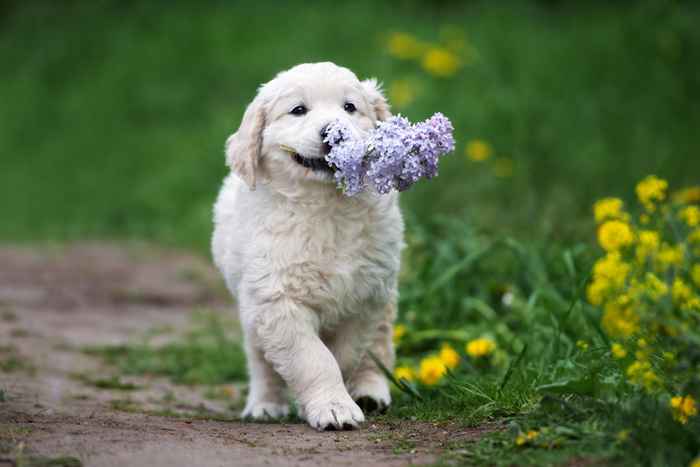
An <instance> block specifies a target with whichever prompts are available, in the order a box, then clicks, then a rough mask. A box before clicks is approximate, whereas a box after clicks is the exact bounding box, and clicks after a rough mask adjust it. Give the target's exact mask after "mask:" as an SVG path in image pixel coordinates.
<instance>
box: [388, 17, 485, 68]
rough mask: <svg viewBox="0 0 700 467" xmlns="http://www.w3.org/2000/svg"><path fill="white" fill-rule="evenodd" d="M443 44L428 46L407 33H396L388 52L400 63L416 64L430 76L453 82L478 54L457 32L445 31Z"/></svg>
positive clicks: (389, 41) (448, 29) (442, 39)
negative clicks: (406, 61) (404, 61)
mask: <svg viewBox="0 0 700 467" xmlns="http://www.w3.org/2000/svg"><path fill="white" fill-rule="evenodd" d="M440 36H441V37H440V41H439V43H428V42H425V41H422V40H420V39H418V38H417V37H415V36H413V35H411V34H408V33H405V32H395V33H392V34H391V35H390V36H389V38H388V40H387V51H388V52H389V54H390V55H392V56H394V57H396V58H398V59H399V60H412V61H416V62H417V63H418V64H419V65H420V67H421V68H422V69H423V70H424V71H425V72H427V73H428V74H430V75H432V76H434V77H436V78H450V77H452V76H454V75H455V74H456V73H457V72H459V70H460V69H461V68H462V67H463V66H464V65H465V64H468V63H471V62H472V61H473V60H474V58H475V56H476V52H475V50H474V48H473V46H472V45H471V44H469V43H468V42H467V40H466V38H465V35H464V32H463V31H462V30H460V29H456V28H443V30H442V31H440Z"/></svg>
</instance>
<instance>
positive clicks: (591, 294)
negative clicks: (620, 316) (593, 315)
mask: <svg viewBox="0 0 700 467" xmlns="http://www.w3.org/2000/svg"><path fill="white" fill-rule="evenodd" d="M609 286H610V281H609V280H608V279H606V278H603V277H598V278H596V279H593V281H592V282H591V283H590V284H588V288H587V289H586V297H587V298H588V302H589V303H590V304H591V305H593V306H600V305H602V304H603V300H604V298H605V292H607V290H608V288H609Z"/></svg>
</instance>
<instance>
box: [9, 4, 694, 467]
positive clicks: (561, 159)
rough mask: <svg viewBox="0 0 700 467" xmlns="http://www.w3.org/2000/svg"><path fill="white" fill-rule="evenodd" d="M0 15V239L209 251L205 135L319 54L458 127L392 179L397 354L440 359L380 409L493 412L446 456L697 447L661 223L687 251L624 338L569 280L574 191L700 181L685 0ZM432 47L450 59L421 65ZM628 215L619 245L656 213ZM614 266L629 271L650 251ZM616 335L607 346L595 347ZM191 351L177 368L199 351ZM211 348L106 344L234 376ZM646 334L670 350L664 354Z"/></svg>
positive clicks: (577, 223) (689, 263)
mask: <svg viewBox="0 0 700 467" xmlns="http://www.w3.org/2000/svg"><path fill="white" fill-rule="evenodd" d="M3 8H5V9H6V11H5V13H4V14H3V15H0V18H2V19H0V25H2V27H1V28H0V61H1V62H2V63H3V66H2V67H1V68H0V83H1V84H2V86H0V102H2V105H0V121H1V122H2V125H0V154H1V156H0V160H1V161H2V166H1V167H2V171H0V212H2V222H0V241H4V242H46V241H64V240H73V239H84V238H110V239H111V238H116V239H132V238H136V239H147V240H152V241H156V242H160V243H164V244H167V245H172V246H178V247H184V248H191V249H195V250H197V251H199V252H201V253H203V254H206V252H207V249H208V242H209V236H210V232H211V205H212V203H213V200H214V197H215V195H216V193H217V190H218V187H219V183H220V181H221V179H222V178H223V176H224V175H225V173H226V168H225V167H224V164H223V143H224V141H225V139H226V137H227V135H229V134H230V133H232V132H233V131H234V130H235V129H236V128H237V126H238V123H239V122H240V118H241V116H242V113H243V110H244V108H245V105H246V104H247V103H248V102H249V101H250V100H251V99H252V97H253V95H254V93H255V90H256V87H257V86H258V85H259V84H260V83H261V82H264V81H266V80H268V79H270V78H271V77H272V76H274V74H275V73H276V72H278V71H280V70H282V69H285V68H288V67H290V66H292V65H294V64H296V63H299V62H306V61H320V60H332V61H334V62H336V63H339V64H343V65H346V66H348V67H350V68H351V69H353V70H354V71H356V73H357V74H358V75H359V76H361V77H366V76H377V77H378V78H379V79H380V80H382V81H383V82H384V83H385V85H386V88H387V91H388V93H389V96H390V98H391V99H392V100H394V108H395V110H396V111H400V112H402V113H403V114H405V115H407V116H408V117H409V118H410V119H412V120H418V119H423V118H426V117H427V116H429V115H430V114H431V113H432V112H434V111H442V112H443V113H445V114H446V115H447V116H448V117H450V118H451V119H452V121H453V122H454V125H455V128H456V138H457V150H456V152H455V154H454V155H452V156H449V157H447V158H445V159H444V162H443V163H442V165H441V175H440V177H439V178H437V179H436V180H434V181H432V182H429V183H423V184H419V185H418V186H416V187H415V188H413V189H411V190H410V191H408V192H406V193H405V194H404V195H402V206H403V210H404V213H405V215H406V220H407V243H408V248H407V250H406V254H405V259H404V267H403V273H402V282H401V289H402V290H401V324H402V325H403V326H405V328H404V329H405V335H404V336H403V337H400V338H399V339H398V342H399V351H400V352H399V357H400V360H399V362H400V364H401V365H402V366H405V367H407V368H413V369H415V370H416V371H417V372H418V373H420V368H419V366H420V365H422V363H421V362H423V361H424V360H425V359H426V358H428V357H430V356H431V355H433V354H434V353H436V352H437V351H438V350H439V349H440V347H441V346H442V345H443V344H448V345H449V346H450V348H452V349H453V350H454V351H455V352H457V356H458V359H459V362H458V363H457V364H456V365H455V366H454V368H453V369H452V370H451V371H450V372H448V374H446V375H445V374H442V373H440V375H439V377H438V378H437V381H435V382H433V383H431V384H426V383H424V382H421V377H420V376H419V375H416V376H415V377H413V378H407V379H413V380H414V381H413V382H409V383H408V384H407V383H406V382H403V383H399V385H401V386H402V387H403V388H404V390H405V393H400V392H397V400H398V403H397V404H396V405H395V406H394V408H393V409H392V410H391V412H390V413H389V415H388V416H389V417H394V416H396V417H419V418H427V419H440V418H447V417H450V418H457V419H459V420H462V421H463V422H464V423H469V424H480V423H483V422H485V421H498V423H499V424H502V425H499V426H503V427H504V430H501V431H498V432H497V433H495V434H493V435H490V436H488V437H487V438H485V439H483V440H481V441H479V442H476V443H468V444H466V445H459V446H454V449H452V450H451V453H452V454H449V453H448V458H449V456H450V455H452V456H453V457H452V460H454V461H456V462H458V463H463V464H466V465H470V464H476V465H481V464H483V463H493V464H503V465H509V464H512V463H516V464H528V463H530V464H533V465H548V464H553V465H556V464H558V463H563V462H567V461H570V462H573V461H575V460H577V459H579V460H580V459H585V460H596V459H604V461H605V462H607V463H610V464H623V465H624V464H631V465H636V464H645V465H658V466H662V465H688V464H689V463H690V462H691V461H692V459H693V458H695V456H697V455H700V423H699V422H698V420H697V419H698V417H696V416H694V415H692V414H691V415H690V417H689V420H686V423H682V422H680V421H679V420H678V417H677V416H676V417H674V415H677V413H676V412H677V410H678V409H677V408H676V409H674V410H676V412H674V411H673V410H671V409H670V408H669V406H670V405H672V399H671V398H672V397H675V396H676V395H677V394H690V395H692V394H694V395H695V397H696V398H697V397H698V396H700V392H699V390H700V383H699V382H698V378H697V375H695V374H693V371H692V370H693V369H696V368H698V366H697V365H698V359H699V358H700V357H698V356H699V355H700V350H699V349H700V347H699V343H700V338H699V337H698V334H697V328H692V327H691V328H689V327H688V325H687V323H686V322H685V321H683V320H686V318H687V317H686V316H685V315H682V313H684V312H681V311H680V310H681V309H682V306H685V305H684V304H683V305H682V306H681V305H680V304H679V302H678V298H677V296H676V295H677V294H676V293H675V290H676V288H675V287H674V284H675V281H676V279H679V278H681V277H682V278H684V280H686V282H688V283H691V282H692V281H691V279H690V277H691V274H692V273H691V271H692V270H693V269H692V267H693V265H694V264H697V261H698V259H697V258H698V253H697V251H694V250H692V241H691V240H690V235H691V234H690V233H687V232H686V231H685V230H683V231H682V232H681V234H679V235H680V236H678V235H676V237H675V240H674V242H675V243H673V242H672V243H671V244H670V245H671V246H673V245H676V244H678V245H681V244H682V245H684V246H683V248H684V250H683V251H684V252H685V255H684V256H683V258H682V260H681V261H680V262H679V263H677V264H675V263H674V265H673V269H664V270H663V271H662V272H660V273H658V274H659V276H660V277H661V278H662V280H664V281H667V282H668V284H669V287H672V288H673V290H674V292H673V293H671V292H668V294H667V295H668V299H667V300H666V302H664V303H665V304H664V305H663V307H662V306H661V305H658V307H656V305H653V304H651V305H650V304H649V303H647V302H645V305H644V310H646V311H645V313H646V314H644V316H642V317H641V318H639V320H640V323H641V324H639V325H638V326H637V329H636V330H635V331H634V332H631V333H630V334H628V335H626V336H623V337H620V336H617V335H614V334H615V333H613V332H610V326H607V327H606V325H605V322H604V321H603V322H602V321H601V319H602V317H604V308H605V307H604V305H605V304H604V303H590V300H589V298H587V297H586V290H587V288H588V287H589V286H590V283H591V282H592V281H594V280H595V277H592V275H591V269H592V268H593V265H594V261H596V259H597V258H598V257H600V256H601V255H602V250H601V249H600V248H599V247H598V246H596V244H595V240H596V232H597V227H596V221H595V220H594V218H593V213H592V204H593V202H594V201H595V200H597V199H600V198H603V197H606V196H616V197H619V198H621V199H622V200H623V201H624V202H625V204H626V205H627V206H630V207H631V208H632V211H633V212H634V210H635V209H639V210H642V211H643V210H644V208H643V207H641V206H640V207H639V208H634V207H633V206H635V190H634V187H635V185H636V184H637V182H638V181H639V180H641V179H643V178H644V177H645V176H647V175H649V174H656V175H657V176H659V177H662V178H663V179H665V180H668V181H669V183H670V188H669V189H668V192H669V193H670V191H672V190H674V189H677V188H681V187H686V186H692V185H697V184H698V183H699V182H700V157H699V156H698V149H699V145H698V142H697V129H698V128H700V106H698V105H697V103H698V102H700V73H698V63H700V28H697V27H696V25H697V24H698V22H699V21H700V8H698V6H697V5H693V4H691V3H690V2H664V1H651V2H639V3H635V2H624V5H621V4H618V5H617V6H611V5H609V4H608V3H606V2H586V3H585V4H583V3H581V4H571V5H570V4H564V3H563V2H556V1H551V2H545V1H542V2H534V1H533V2H524V1H522V2H515V1H513V2H498V4H497V5H494V4H493V3H492V2H491V3H490V2H468V3H467V2H450V1H439V2H433V3H431V4H428V3H425V2H407V1H402V2H398V3H393V4H391V3H380V2H366V1H356V2H350V3H341V4H338V3H324V2H313V1H311V2H303V3H302V2H285V3H257V4H255V5H245V4H242V3H241V4H237V3H225V2H215V3H212V4H210V5H208V6H206V7H203V6H201V5H198V6H194V5H192V4H190V3H186V2H174V3H172V4H171V3H168V4H167V5H166V4H158V3H149V4H137V3H128V4H120V3H115V2H92V3H73V4H66V5H62V6H60V7H58V6H54V5H52V4H50V3H48V2H27V3H22V4H20V3H19V2H18V3H14V4H13V3H12V2H10V3H8V4H6V6H5V7H3ZM397 33H400V34H405V35H404V36H401V35H398V36H397ZM431 50H432V51H435V50H437V51H439V52H441V53H446V54H447V55H446V56H445V55H444V54H443V55H439V54H438V55H437V58H436V61H435V62H434V63H433V66H431V65H430V63H427V62H426V58H425V57H426V55H427V54H428V53H429V52H430V51H431ZM667 197H668V196H667ZM668 209H669V210H671V211H668V212H673V213H676V212H677V208H676V207H673V208H672V207H670V206H669V207H668ZM660 211H663V210H660ZM663 212H664V213H667V211H663ZM655 214H658V212H657V213H655ZM633 219H634V222H633V223H634V228H635V238H637V237H638V235H637V233H638V232H637V231H638V230H643V229H647V230H653V229H652V228H651V227H644V225H646V224H644V222H643V218H641V217H637V216H634V217H633ZM654 219H657V217H654ZM658 219H660V220H659V221H658V222H657V223H655V224H654V225H653V228H654V229H656V230H658V231H659V232H661V234H662V237H663V238H666V236H665V235H667V234H668V235H670V234H669V233H668V232H669V231H673V232H672V233H674V234H678V231H677V228H676V224H675V223H674V222H675V220H674V222H670V221H668V222H667V221H666V220H663V219H661V217H659V218H658ZM643 224H644V225H643ZM687 224H688V226H690V225H691V224H690V222H687ZM683 228H685V227H683ZM664 232H665V233H664ZM635 241H636V240H635ZM669 241H670V240H669ZM623 246H624V247H625V248H627V250H624V248H622V250H624V251H623V253H625V254H626V255H627V254H630V255H634V252H633V251H632V250H631V248H633V245H631V244H629V245H623ZM661 247H663V245H661ZM618 249H620V248H618ZM608 250H609V249H608ZM628 250H629V251H628ZM630 264H633V263H632V262H630ZM634 264H636V263H634ZM645 264H646V263H645ZM645 268H646V269H645ZM649 268H651V269H649ZM633 270H634V271H636V272H635V274H637V273H639V277H646V276H645V274H646V272H649V271H652V272H653V267H652V266H649V265H646V266H645V265H641V264H639V265H636V266H634V269H633ZM635 277H636V276H635ZM627 279H628V280H627V281H626V282H625V278H623V282H625V285H624V287H631V286H632V285H633V284H632V283H631V282H630V280H629V275H628V277H627ZM698 282H700V279H698ZM697 285H698V287H700V283H698V284H697ZM693 287H695V286H693ZM698 287H695V289H693V290H694V291H693V292H692V293H694V294H697V290H698ZM691 295H692V294H691ZM688 300H690V298H688ZM594 302H595V301H594ZM683 303H685V302H683ZM688 303H690V302H688ZM640 309H641V308H640ZM662 309H663V310H662ZM683 309H684V308H683ZM669 310H671V311H669ZM640 313H641V312H640ZM664 313H667V314H668V315H665V314H664ZM663 316H671V317H672V318H673V319H674V320H680V321H683V323H685V327H683V326H681V325H679V329H682V331H681V332H680V334H676V335H675V336H671V337H673V338H674V339H676V338H679V339H680V337H682V339H681V340H682V342H683V343H682V345H681V344H678V343H677V342H676V340H674V341H673V342H672V343H669V341H668V340H664V339H666V338H667V337H668V336H666V335H665V334H664V333H660V332H659V331H658V329H659V325H658V323H659V321H660V317H663ZM669 319H671V318H669ZM687 319H691V318H687ZM692 319H696V318H692ZM692 319H691V321H689V322H692V323H695V324H697V321H692ZM601 322H602V324H601ZM669 322H671V321H666V324H668V323H669ZM674 322H675V321H674ZM654 323H656V327H654ZM683 323H681V324H683ZM661 327H663V326H661ZM689 329H690V330H689ZM693 329H695V331H693ZM643 331H644V332H643ZM647 331H648V332H647ZM669 333H670V331H669ZM679 336H680V337H679ZM478 339H486V340H488V341H489V342H491V343H492V344H493V345H494V348H489V347H488V346H487V347H486V348H484V349H482V350H483V353H484V355H483V358H482V357H478V356H476V357H475V356H474V355H476V354H478V353H479V352H478V349H474V348H473V349H472V350H473V351H474V352H471V353H470V351H469V349H467V348H465V344H467V343H468V342H473V341H475V340H478ZM640 339H642V340H644V344H641V343H640ZM482 343H483V342H482ZM614 344H619V345H621V346H624V348H625V349H628V350H627V351H628V353H629V355H628V356H627V357H626V358H627V359H628V360H624V358H617V357H616V356H615V354H613V353H611V349H613V348H614V347H612V346H613V345H614ZM645 345H648V347H649V348H651V349H653V350H644V349H645V348H647V347H645ZM195 347H196V352H195V354H194V357H193V358H192V359H191V360H188V359H186V358H185V359H184V360H185V361H192V362H201V361H202V358H203V357H202V355H205V356H204V359H205V360H206V353H207V352H209V351H211V350H212V348H211V347H209V344H206V345H203V346H200V345H199V344H198V345H197V346H195ZM227 349H228V350H227V352H229V353H227V355H229V354H230V355H232V361H235V362H238V366H234V367H231V368H229V367H227V366H226V365H225V364H222V363H221V361H220V359H217V360H216V362H215V365H214V367H212V368H207V369H205V371H208V372H210V373H207V375H206V378H205V380H206V381H204V380H203V381H199V379H198V378H199V376H198V375H197V373H189V372H188V371H189V370H191V369H192V368H181V367H178V366H177V365H175V366H172V365H170V364H169V363H168V364H166V363H162V362H160V360H159V359H160V358H162V357H163V355H165V354H168V353H169V352H165V353H158V352H155V353H153V355H151V353H149V351H148V350H147V349H146V348H145V347H143V346H142V347H139V348H136V349H128V348H127V349H117V350H118V351H117V350H115V351H114V352H112V353H111V354H109V352H108V351H109V349H106V350H105V351H106V352H108V355H109V358H111V359H112V362H113V363H116V364H117V365H122V366H123V368H125V370H129V371H136V372H138V371H141V370H139V367H138V364H144V365H145V364H148V363H149V362H150V363H153V364H154V365H157V367H158V368H159V369H162V371H163V372H164V373H166V374H167V373H168V372H170V374H172V375H173V377H174V378H175V379H177V380H180V381H186V382H188V383H198V382H201V383H204V382H209V381H211V380H212V379H213V380H217V378H219V377H220V375H224V376H223V378H232V377H236V376H239V375H240V374H241V368H240V361H241V360H240V353H239V351H238V350H236V349H235V348H234V349H231V348H229V347H227ZM113 350H114V349H113ZM175 350H176V351H177V352H178V355H186V354H187V352H188V348H187V347H183V348H179V347H178V348H176V349H175ZM214 352H217V353H218V352H220V349H219V350H217V349H216V348H214ZM639 352H641V355H642V357H644V358H642V357H640V356H639V355H640V354H639ZM665 353H674V359H675V360H674V362H675V363H674V364H673V365H671V364H664V363H663V362H664V361H668V359H667V357H668V356H666V355H665ZM633 354H634V355H635V356H634V359H633V360H629V359H630V358H632V355H633ZM144 355H149V358H152V360H148V359H147V358H145V357H144V358H141V357H140V356H144ZM664 358H666V360H664ZM124 359H126V360H124ZM154 362H155V363H154ZM636 362H641V363H649V365H652V367H653V368H654V371H656V373H655V374H656V375H659V378H661V379H662V380H663V381H662V382H661V383H659V385H658V387H656V386H654V385H652V384H651V383H650V384H646V383H645V381H641V380H640V381H636V382H635V378H633V377H632V376H630V373H629V371H628V370H629V367H630V366H631V365H633V364H634V363H636ZM660 362H661V363H660ZM169 365H170V366H169ZM664 365H665V366H664ZM195 366H197V365H195ZM662 366H663V368H661V367H662ZM151 370H152V368H151ZM143 371H146V370H143ZM193 375H194V376H193ZM212 375H213V376H212ZM660 375H663V378H662V377H661V376H660ZM652 386H654V387H652ZM416 394H418V395H416ZM682 404H683V400H681V405H682ZM688 411H689V410H688ZM691 412H692V411H691Z"/></svg>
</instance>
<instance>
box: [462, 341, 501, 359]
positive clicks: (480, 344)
mask: <svg viewBox="0 0 700 467" xmlns="http://www.w3.org/2000/svg"><path fill="white" fill-rule="evenodd" d="M466 350H467V354H468V355H469V356H470V357H472V358H480V357H485V356H487V355H490V354H491V353H492V352H493V351H494V350H496V343H495V342H494V341H492V340H491V339H489V338H487V337H480V338H478V339H474V340H472V341H469V342H468V343H467V346H466Z"/></svg>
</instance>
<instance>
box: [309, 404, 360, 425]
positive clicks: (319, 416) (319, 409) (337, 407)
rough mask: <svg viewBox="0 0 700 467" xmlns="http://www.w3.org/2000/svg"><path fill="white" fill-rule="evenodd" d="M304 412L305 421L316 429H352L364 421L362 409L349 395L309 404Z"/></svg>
mask: <svg viewBox="0 0 700 467" xmlns="http://www.w3.org/2000/svg"><path fill="white" fill-rule="evenodd" d="M304 412H305V415H306V421H307V422H308V423H309V425H311V426H312V427H313V428H316V429H317V430H318V431H324V430H352V429H354V428H357V427H358V426H359V424H360V423H362V422H364V421H365V416H364V414H363V413H362V410H361V409H360V408H359V407H358V406H357V404H356V403H355V401H353V400H352V399H351V398H350V397H344V398H337V399H332V400H330V401H329V402H323V403H319V404H309V405H308V406H307V407H306V410H305V411H304Z"/></svg>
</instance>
